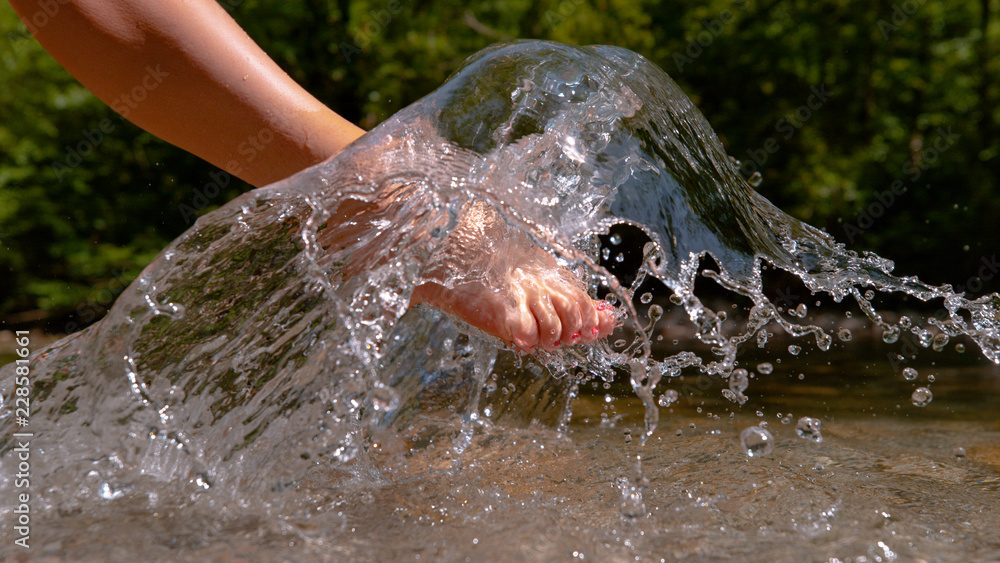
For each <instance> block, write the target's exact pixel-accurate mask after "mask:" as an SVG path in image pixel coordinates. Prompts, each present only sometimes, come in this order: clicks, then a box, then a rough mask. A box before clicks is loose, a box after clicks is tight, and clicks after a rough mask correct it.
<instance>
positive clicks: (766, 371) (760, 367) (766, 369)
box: [757, 362, 774, 375]
mask: <svg viewBox="0 0 1000 563" xmlns="http://www.w3.org/2000/svg"><path fill="white" fill-rule="evenodd" d="M773 371H774V366H772V365H771V363H770V362H762V363H759V364H757V372H758V373H760V374H761V375H770V374H771V372H773Z"/></svg>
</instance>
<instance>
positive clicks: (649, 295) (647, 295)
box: [639, 291, 653, 303]
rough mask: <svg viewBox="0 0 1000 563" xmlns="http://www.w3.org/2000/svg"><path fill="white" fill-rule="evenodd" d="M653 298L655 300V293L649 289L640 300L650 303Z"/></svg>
mask: <svg viewBox="0 0 1000 563" xmlns="http://www.w3.org/2000/svg"><path fill="white" fill-rule="evenodd" d="M652 300H653V294H652V293H649V292H648V291H647V292H646V293H643V294H642V296H640V297H639V301H640V302H642V303H649V302H650V301H652Z"/></svg>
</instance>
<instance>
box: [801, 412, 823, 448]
mask: <svg viewBox="0 0 1000 563" xmlns="http://www.w3.org/2000/svg"><path fill="white" fill-rule="evenodd" d="M820 425H821V422H820V420H819V419H818V418H812V417H810V416H803V417H802V418H800V419H799V422H798V424H796V425H795V433H796V434H798V435H799V437H801V438H806V439H807V440H812V441H813V442H817V443H819V442H822V441H823V435H822V434H820V431H819V427H820Z"/></svg>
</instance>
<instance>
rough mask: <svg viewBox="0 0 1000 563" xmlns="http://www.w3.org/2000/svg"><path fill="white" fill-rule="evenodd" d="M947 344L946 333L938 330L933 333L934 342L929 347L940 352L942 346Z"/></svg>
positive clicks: (942, 348)
mask: <svg viewBox="0 0 1000 563" xmlns="http://www.w3.org/2000/svg"><path fill="white" fill-rule="evenodd" d="M947 345H948V335H947V334H945V333H943V332H939V333H937V334H935V335H934V342H933V343H932V344H931V349H933V350H934V351H935V352H940V351H941V350H944V347H945V346H947Z"/></svg>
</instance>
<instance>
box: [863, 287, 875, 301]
mask: <svg viewBox="0 0 1000 563" xmlns="http://www.w3.org/2000/svg"><path fill="white" fill-rule="evenodd" d="M865 299H867V300H869V301H871V300H872V299H875V292H874V291H872V290H870V289H869V290H868V291H866V292H865Z"/></svg>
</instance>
